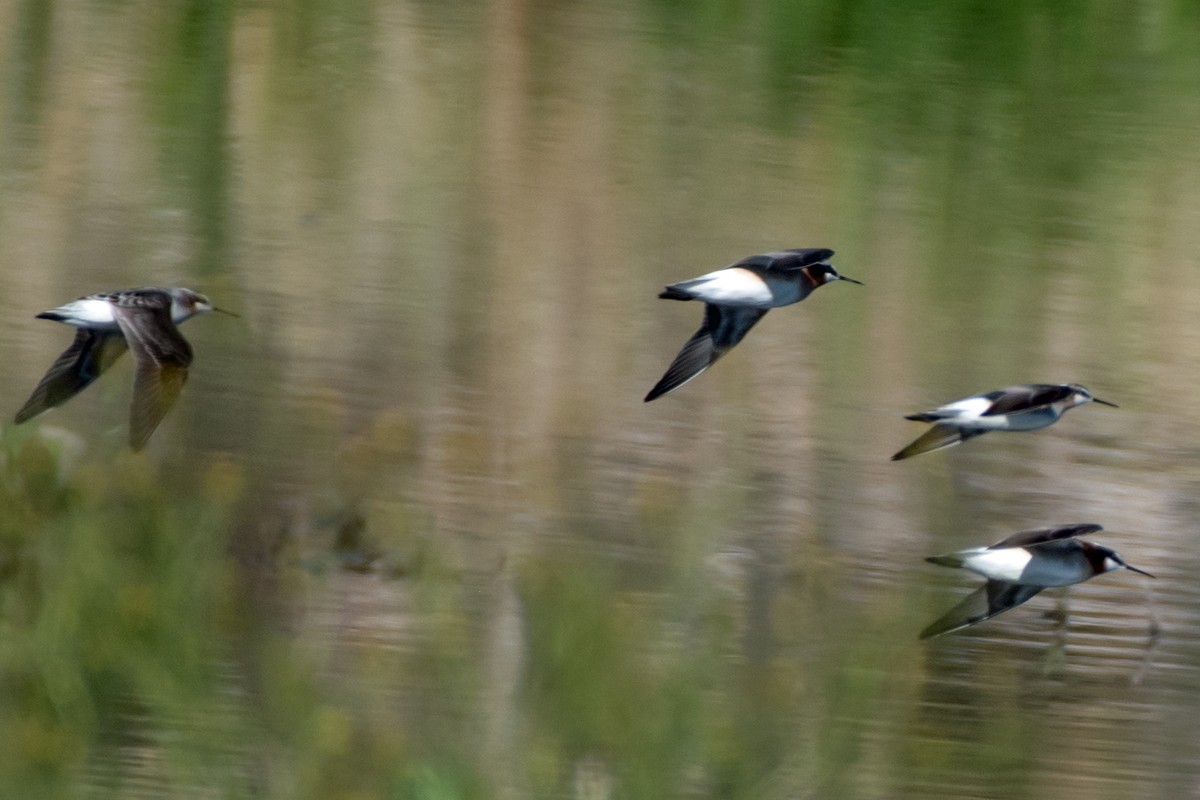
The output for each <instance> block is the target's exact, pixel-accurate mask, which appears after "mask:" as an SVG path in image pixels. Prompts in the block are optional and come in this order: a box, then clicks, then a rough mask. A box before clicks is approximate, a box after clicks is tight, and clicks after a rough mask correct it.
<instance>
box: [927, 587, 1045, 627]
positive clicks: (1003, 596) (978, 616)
mask: <svg viewBox="0 0 1200 800" xmlns="http://www.w3.org/2000/svg"><path fill="white" fill-rule="evenodd" d="M1043 588H1044V587H1042V586H1029V585H1027V584H1021V583H1006V582H1004V581H988V582H987V583H985V584H984V585H983V586H980V587H979V588H978V589H976V590H975V591H973V592H971V593H970V594H969V595H967V596H966V597H964V598H963V599H962V602H960V603H959V604H958V605H956V606H955V607H954V608H952V609H950V610H949V611H947V612H946V613H945V614H943V615H942V616H941V617H939V618H938V619H936V620H934V621H933V622H932V623H930V624H929V626H928V627H926V628H925V630H923V631H921V638H922V639H928V638H930V637H932V636H941V635H942V634H943V633H951V632H953V631H957V630H962V629H963V628H966V627H968V626H969V625H974V624H976V623H978V622H983V621H984V620H985V619H991V618H992V617H994V616H996V615H997V614H1002V613H1004V612H1005V611H1008V610H1009V609H1010V608H1016V607H1017V606H1019V605H1021V604H1022V603H1024V602H1025V601H1026V600H1028V599H1029V598H1031V597H1033V596H1034V595H1036V594H1037V593H1038V592H1040V591H1041V590H1042V589H1043Z"/></svg>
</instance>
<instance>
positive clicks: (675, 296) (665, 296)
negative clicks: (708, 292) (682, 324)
mask: <svg viewBox="0 0 1200 800" xmlns="http://www.w3.org/2000/svg"><path fill="white" fill-rule="evenodd" d="M658 297H659V299H660V300H695V299H696V298H694V297H692V296H691V295H690V294H688V293H687V292H684V291H681V290H679V289H676V288H675V287H674V286H668V287H666V288H665V289H663V290H662V291H661V292H659V293H658Z"/></svg>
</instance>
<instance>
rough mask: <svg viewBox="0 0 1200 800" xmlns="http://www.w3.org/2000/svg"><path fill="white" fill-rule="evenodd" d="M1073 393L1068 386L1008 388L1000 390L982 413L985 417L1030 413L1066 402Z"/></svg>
mask: <svg viewBox="0 0 1200 800" xmlns="http://www.w3.org/2000/svg"><path fill="white" fill-rule="evenodd" d="M1074 392H1075V390H1074V389H1072V388H1071V387H1070V386H1052V385H1050V384H1045V383H1035V384H1030V385H1028V386H1010V387H1008V388H1007V389H1003V390H1001V395H1000V397H999V398H998V399H997V400H996V402H994V403H992V405H991V408H989V409H988V410H987V411H985V412H983V415H984V416H985V417H988V416H996V415H998V414H1019V413H1021V412H1022V411H1032V410H1034V409H1037V408H1043V407H1045V406H1048V405H1050V404H1051V403H1057V402H1058V401H1060V400H1066V399H1067V398H1068V397H1070V396H1071V395H1072V394H1073V393H1074Z"/></svg>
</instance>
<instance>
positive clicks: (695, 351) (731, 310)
mask: <svg viewBox="0 0 1200 800" xmlns="http://www.w3.org/2000/svg"><path fill="white" fill-rule="evenodd" d="M766 313H767V309H765V308H746V307H733V306H714V305H712V304H711V303H706V304H705V306H704V324H703V325H701V326H700V330H698V331H696V333H695V335H693V336H692V338H691V339H688V340H687V343H686V344H685V345H684V346H683V349H682V350H680V351H679V355H677V356H675V360H674V361H672V362H671V366H669V367H667V372H666V374H665V375H663V376H662V379H661V380H660V381H659V382H658V383H657V384H655V386H654V388H653V389H651V390H650V392H649V394H647V395H646V399H645V401H644V402H647V403H649V402H650V401H651V400H655V399H657V398H659V397H662V396H663V395H664V394H666V393H668V392H673V391H675V390H676V389H678V388H679V387H680V386H683V385H684V384H685V383H687V382H688V381H690V380H691V379H692V378H695V377H696V376H697V375H699V374H700V373H701V372H704V370H706V369H708V368H709V367H711V366H712V365H713V363H714V362H716V360H717V359H718V358H720V357H721V356H723V355H725V354H726V353H727V352H729V350H730V349H731V348H732V347H733V346H734V345H735V344H737V343H738V342H740V341H741V340H742V338H743V337H745V335H746V333H747V332H748V331H749V330H750V329H751V328H753V327H754V325H755V324H756V323H757V322H758V321H759V320H760V319H762V318H763V317H764V316H765V315H766Z"/></svg>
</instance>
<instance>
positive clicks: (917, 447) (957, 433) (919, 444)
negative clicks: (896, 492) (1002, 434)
mask: <svg viewBox="0 0 1200 800" xmlns="http://www.w3.org/2000/svg"><path fill="white" fill-rule="evenodd" d="M983 433H985V431H977V430H969V429H963V428H959V427H958V426H956V425H946V424H944V423H938V424H936V425H934V426H933V427H932V428H930V429H929V430H927V431H925V432H924V433H923V434H921V435H920V436H918V437H917V438H916V439H915V440H913V442H912V444H910V445H908V447H905V448H904V449H903V450H901V451H900V452H898V453H896V454H895V455H893V456H892V461H903V460H904V459H906V458H912V457H913V456H919V455H922V454H923V453H932V452H934V451H935V450H944V449H946V448H947V447H953V446H954V445H956V444H959V443H960V442H965V441H966V440H967V439H970V438H971V437H973V436H980V435H982V434H983Z"/></svg>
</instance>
